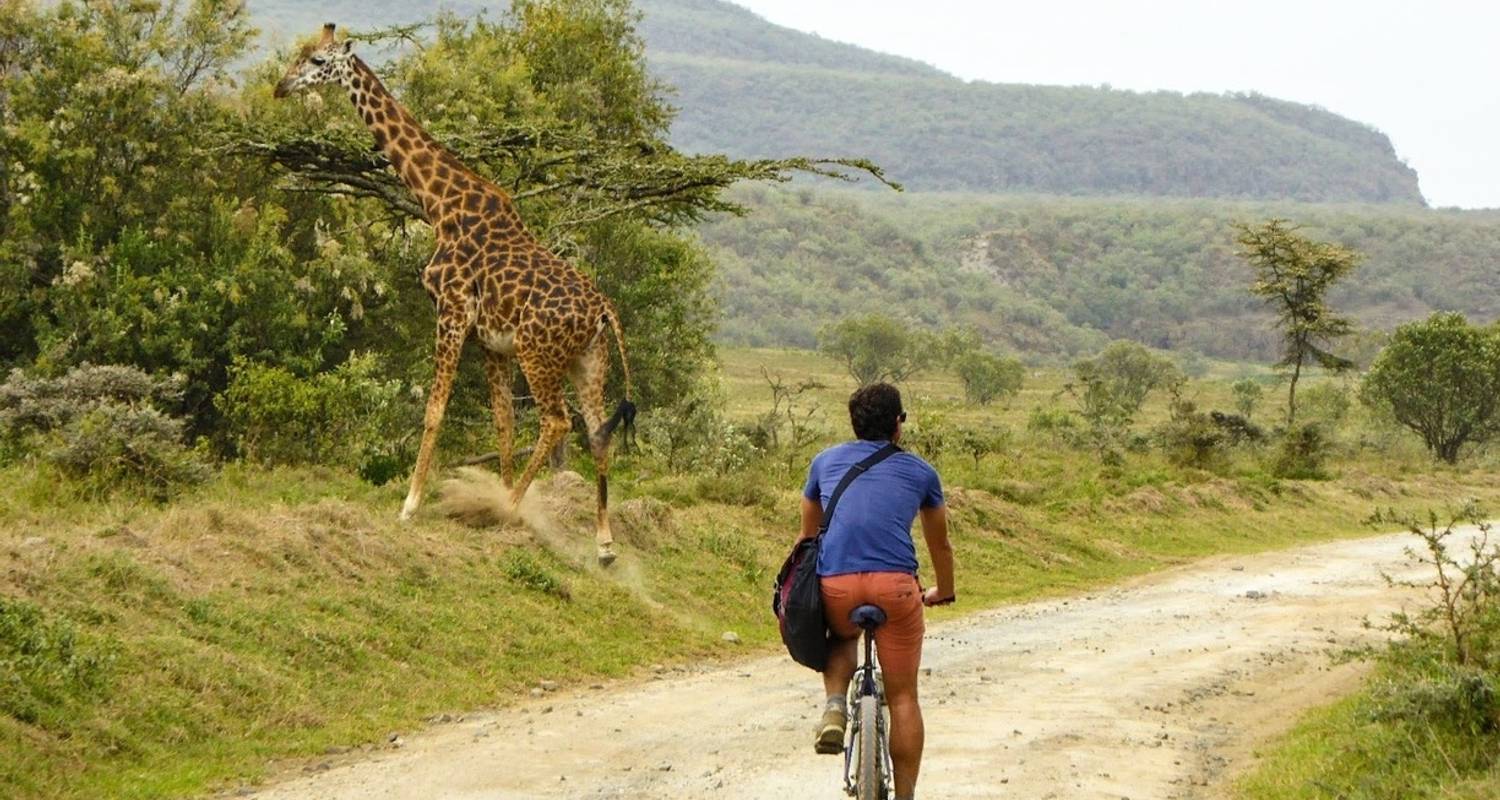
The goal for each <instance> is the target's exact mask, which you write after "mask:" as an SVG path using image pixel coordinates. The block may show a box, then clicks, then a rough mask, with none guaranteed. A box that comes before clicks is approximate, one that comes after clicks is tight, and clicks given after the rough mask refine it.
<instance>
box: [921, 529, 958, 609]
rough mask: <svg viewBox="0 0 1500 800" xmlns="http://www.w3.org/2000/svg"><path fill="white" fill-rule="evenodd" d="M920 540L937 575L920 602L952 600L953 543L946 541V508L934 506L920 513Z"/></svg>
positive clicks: (929, 603)
mask: <svg viewBox="0 0 1500 800" xmlns="http://www.w3.org/2000/svg"><path fill="white" fill-rule="evenodd" d="M921 519H922V538H924V539H926V540H927V555H928V557H930V558H931V559H932V570H933V572H935V573H936V574H937V585H936V586H934V587H932V588H930V589H928V590H927V591H926V592H925V593H924V594H923V596H922V602H924V603H926V604H928V605H932V604H934V603H938V602H942V601H945V600H951V599H953V598H954V597H955V596H956V594H955V590H954V588H953V543H952V542H950V541H948V508H947V507H946V506H935V507H933V508H924V509H922V512H921Z"/></svg>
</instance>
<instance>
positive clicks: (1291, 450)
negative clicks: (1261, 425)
mask: <svg viewBox="0 0 1500 800" xmlns="http://www.w3.org/2000/svg"><path fill="white" fill-rule="evenodd" d="M1328 449H1329V443H1328V437H1327V436H1325V435H1324V434H1323V429H1322V428H1320V427H1318V425H1317V424H1315V423H1314V424H1305V425H1296V426H1294V427H1292V428H1291V429H1289V430H1287V431H1285V432H1284V433H1282V436H1281V444H1280V446H1279V447H1278V448H1277V450H1276V456H1275V459H1274V460H1273V461H1272V463H1271V473H1272V474H1273V475H1275V476H1276V477H1278V478H1294V479H1311V480H1321V479H1323V478H1326V477H1327V473H1325V472H1324V471H1323V462H1324V461H1326V460H1327V458H1328Z"/></svg>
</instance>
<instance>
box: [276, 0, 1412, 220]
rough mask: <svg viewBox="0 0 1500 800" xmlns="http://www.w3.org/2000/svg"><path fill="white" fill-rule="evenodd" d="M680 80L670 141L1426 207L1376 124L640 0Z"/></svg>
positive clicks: (658, 46)
mask: <svg viewBox="0 0 1500 800" xmlns="http://www.w3.org/2000/svg"><path fill="white" fill-rule="evenodd" d="M505 5H506V4H505V3H504V2H503V0H502V1H501V2H479V1H477V0H456V1H455V2H447V3H442V4H436V3H434V4H430V5H428V4H409V3H397V2H392V1H391V0H376V1H375V2H369V3H357V2H353V1H352V0H332V1H331V2H325V3H320V4H317V5H315V6H314V5H310V4H304V3H294V2H290V0H251V3H250V7H251V9H252V11H253V12H254V13H255V14H256V17H257V20H258V21H259V23H260V24H261V26H262V27H263V28H265V29H266V30H267V31H268V33H269V34H270V41H273V42H276V41H284V40H285V38H286V37H287V36H290V35H297V34H302V33H306V32H311V31H312V30H314V29H315V27H316V25H318V24H319V23H321V22H323V21H325V20H334V21H342V22H344V23H345V24H347V25H353V26H356V27H370V26H378V25H385V24H390V23H394V22H410V21H415V20H418V19H422V18H424V17H426V16H428V15H430V14H431V13H433V12H434V11H435V10H436V9H437V8H439V7H441V8H444V9H448V10H451V11H453V12H455V13H458V14H473V13H477V12H479V11H481V10H484V9H490V10H491V13H493V9H495V8H504V7H505ZM636 5H637V7H638V8H640V9H641V10H642V12H643V13H644V19H643V21H642V23H641V26H640V31H641V34H642V36H643V37H644V39H645V40H646V42H647V52H648V57H649V59H650V62H651V64H652V67H653V68H654V69H655V70H656V72H657V74H658V75H659V76H660V77H661V78H662V79H663V80H664V81H665V82H666V83H667V84H669V85H670V86H672V87H674V89H675V95H674V97H673V102H674V103H675V105H677V106H678V107H679V109H680V111H679V116H678V119H677V121H676V123H675V125H674V126H673V133H672V136H673V142H674V144H676V145H677V146H678V147H681V148H683V149H685V150H689V151H693V152H724V153H728V154H730V155H733V156H740V157H752V156H781V155H786V154H802V153H806V154H813V155H851V156H862V157H868V158H871V159H874V160H875V161H876V162H878V163H880V164H881V165H883V166H884V167H885V168H886V169H887V170H888V171H889V172H890V174H891V175H892V177H894V178H895V179H897V180H900V181H904V182H905V183H906V184H907V185H908V186H909V187H910V188H913V189H925V190H958V191H980V192H1017V191H1019V192H1041V193H1048V194H1065V195H1151V196H1176V197H1225V198H1256V199H1277V200H1287V199H1290V200H1300V201H1313V202H1322V201H1357V202H1366V203H1399V204H1407V205H1420V204H1421V203H1422V202H1423V201H1422V196H1421V193H1420V191H1419V190H1418V186H1417V175H1416V173H1415V172H1414V171H1413V170H1411V169H1410V168H1409V167H1407V166H1406V165H1405V164H1403V163H1402V162H1401V161H1400V160H1399V159H1398V158H1397V157H1396V154H1395V151H1394V149H1393V148H1392V146H1391V143H1390V140H1389V139H1388V138H1387V137H1386V136H1385V135H1384V134H1382V133H1380V132H1378V131H1376V130H1374V129H1372V128H1370V127H1368V126H1366V125H1362V124H1360V123H1357V122H1353V121H1351V120H1348V119H1345V118H1343V117H1340V116H1338V115H1336V114H1332V113H1330V112H1327V111H1324V110H1322V109H1318V108H1314V107H1309V106H1304V105H1298V104H1295V103H1288V102H1283V101H1279V100H1274V99H1271V98H1266V97H1260V96H1255V95H1204V94H1198V95H1182V94H1177V93H1172V92H1152V93H1138V92H1125V91H1114V90H1110V89H1103V88H1088V87H1047V86H1028V85H1021V84H991V83H982V82H975V83H967V82H964V81H961V80H959V79H957V78H955V77H953V76H950V75H947V74H945V73H942V72H940V71H938V70H936V69H934V68H932V67H930V66H927V65H924V64H920V63H918V62H915V61H912V60H909V59H904V58H899V57H895V56H889V55H885V54H881V53H876V52H873V51H870V50H866V49H863V48H859V47H854V46H851V45H846V44H840V43H836V42H831V41H828V40H826V39H822V38H820V37H817V36H814V35H810V34H805V33H801V32H798V31H793V30H790V29H787V28H782V27H778V26H776V25H772V24H771V23H769V22H766V21H765V20H763V19H761V18H759V17H757V16H756V15H754V14H753V13H751V12H750V11H748V10H746V9H744V8H742V7H739V6H736V5H733V4H731V3H727V2H722V0H638V1H637V3H636Z"/></svg>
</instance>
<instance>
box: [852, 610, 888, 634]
mask: <svg viewBox="0 0 1500 800" xmlns="http://www.w3.org/2000/svg"><path fill="white" fill-rule="evenodd" d="M849 621H850V622H852V623H854V624H855V625H856V626H857V627H860V628H864V629H865V630H867V631H873V630H875V629H876V628H878V627H880V626H881V625H884V624H885V609H883V608H881V607H880V606H872V605H862V606H860V607H859V608H856V609H854V610H853V611H850V612H849Z"/></svg>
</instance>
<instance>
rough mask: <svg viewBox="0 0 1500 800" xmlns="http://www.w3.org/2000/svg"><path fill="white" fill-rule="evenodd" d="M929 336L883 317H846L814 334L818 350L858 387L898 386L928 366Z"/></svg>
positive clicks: (867, 315)
mask: <svg viewBox="0 0 1500 800" xmlns="http://www.w3.org/2000/svg"><path fill="white" fill-rule="evenodd" d="M930 338H931V336H930V334H928V333H926V332H923V331H915V330H913V329H912V328H911V327H910V326H908V325H907V324H906V323H904V322H902V321H901V320H898V319H893V318H891V317H887V316H885V315H884V314H866V315H864V316H859V317H848V318H846V319H844V320H841V321H839V322H835V323H831V324H829V325H825V326H824V327H823V329H822V330H820V331H818V349H819V350H820V351H822V352H823V354H824V355H827V356H829V357H830V358H835V359H838V360H839V361H842V362H843V363H844V368H845V369H847V370H848V371H849V376H850V377H852V378H854V380H855V381H856V382H857V383H859V385H860V386H868V385H870V384H872V383H878V382H880V381H889V382H891V383H900V382H901V381H904V380H906V379H907V378H910V377H911V376H913V375H915V374H916V373H917V372H918V371H919V370H921V369H923V368H925V367H926V366H928V363H927V362H928V356H929V350H930V347H929V340H930Z"/></svg>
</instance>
